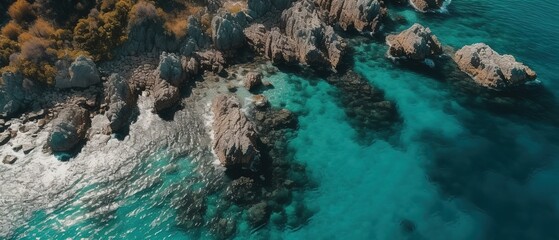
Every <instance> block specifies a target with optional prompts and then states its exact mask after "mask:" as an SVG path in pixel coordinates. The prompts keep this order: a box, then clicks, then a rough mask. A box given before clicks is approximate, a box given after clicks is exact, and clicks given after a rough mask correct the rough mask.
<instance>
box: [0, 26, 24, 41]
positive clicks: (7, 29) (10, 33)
mask: <svg viewBox="0 0 559 240" xmlns="http://www.w3.org/2000/svg"><path fill="white" fill-rule="evenodd" d="M22 32H23V29H22V28H21V26H19V24H17V23H15V22H13V21H10V22H9V23H8V24H6V26H4V27H3V28H2V35H4V36H5V37H7V38H9V39H10V40H17V37H19V35H20V34H21V33H22Z"/></svg>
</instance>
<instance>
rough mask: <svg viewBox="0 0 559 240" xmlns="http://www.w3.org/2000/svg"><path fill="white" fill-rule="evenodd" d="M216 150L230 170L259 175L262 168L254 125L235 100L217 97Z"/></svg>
mask: <svg viewBox="0 0 559 240" xmlns="http://www.w3.org/2000/svg"><path fill="white" fill-rule="evenodd" d="M211 108H212V112H213V114H214V121H213V124H212V130H213V135H214V136H213V139H214V140H213V150H214V151H215V153H216V155H217V157H218V158H219V161H220V162H221V164H222V165H223V166H225V167H226V168H228V169H250V170H252V171H258V170H259V168H260V165H261V154H260V150H259V149H258V148H259V147H258V146H259V138H258V135H257V133H256V128H255V126H254V124H253V123H252V122H251V121H250V120H249V119H248V118H247V117H246V116H245V114H244V113H243V111H242V110H241V104H240V103H239V100H238V99H237V98H236V97H235V96H228V95H218V96H217V97H216V98H215V99H214V100H213V102H212V107H211Z"/></svg>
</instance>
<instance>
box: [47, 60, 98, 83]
mask: <svg viewBox="0 0 559 240" xmlns="http://www.w3.org/2000/svg"><path fill="white" fill-rule="evenodd" d="M68 74H69V76H68V77H67V78H66V77H60V78H57V79H56V83H55V86H56V87H57V88H86V87H89V86H91V85H95V84H98V83H100V82H101V77H100V75H99V71H98V70H97V66H96V65H95V63H94V62H93V60H91V58H88V57H85V56H79V57H78V58H76V60H74V62H72V64H71V65H70V67H69V68H68Z"/></svg>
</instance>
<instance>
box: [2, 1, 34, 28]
mask: <svg viewBox="0 0 559 240" xmlns="http://www.w3.org/2000/svg"><path fill="white" fill-rule="evenodd" d="M8 15H10V17H11V18H12V19H13V20H14V21H16V22H17V23H20V24H21V23H25V22H30V21H33V19H35V13H34V12H33V6H32V5H31V3H29V2H28V1H27V0H17V1H16V2H14V3H13V4H12V5H11V6H10V8H8Z"/></svg>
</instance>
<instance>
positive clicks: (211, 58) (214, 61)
mask: <svg viewBox="0 0 559 240" xmlns="http://www.w3.org/2000/svg"><path fill="white" fill-rule="evenodd" d="M195 57H196V59H197V60H198V62H199V65H200V69H202V70H207V71H212V72H215V73H221V72H222V71H223V70H224V69H225V64H226V62H225V58H224V57H223V54H222V53H221V52H220V51H216V50H207V51H204V52H197V53H196V56H195Z"/></svg>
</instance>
